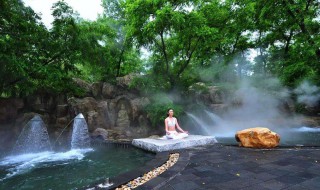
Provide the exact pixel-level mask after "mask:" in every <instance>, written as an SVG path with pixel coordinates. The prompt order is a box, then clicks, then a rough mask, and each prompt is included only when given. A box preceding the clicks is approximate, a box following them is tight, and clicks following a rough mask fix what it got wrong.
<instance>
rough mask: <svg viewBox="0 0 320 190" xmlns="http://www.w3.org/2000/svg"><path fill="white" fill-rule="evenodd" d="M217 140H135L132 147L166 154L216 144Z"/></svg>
mask: <svg viewBox="0 0 320 190" xmlns="http://www.w3.org/2000/svg"><path fill="white" fill-rule="evenodd" d="M216 142H217V140H216V138H215V137H213V136H202V135H189V136H188V137H187V138H183V139H175V140H174V139H151V138H143V139H133V141H132V145H133V146H136V147H138V148H141V149H144V150H148V151H151V152H164V151H171V150H177V149H183V148H191V147H195V146H201V145H208V144H214V143H216Z"/></svg>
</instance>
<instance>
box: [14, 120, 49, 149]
mask: <svg viewBox="0 0 320 190" xmlns="http://www.w3.org/2000/svg"><path fill="white" fill-rule="evenodd" d="M51 150H52V149H51V144H50V141H49V135H48V131H47V127H46V125H45V124H44V122H43V120H42V119H41V117H40V116H38V115H36V116H34V117H33V118H32V119H31V120H30V121H29V122H28V123H27V125H26V126H25V127H24V128H23V130H22V132H21V133H20V136H19V138H18V140H17V141H16V144H15V146H14V148H13V153H14V154H24V153H36V152H44V151H51Z"/></svg>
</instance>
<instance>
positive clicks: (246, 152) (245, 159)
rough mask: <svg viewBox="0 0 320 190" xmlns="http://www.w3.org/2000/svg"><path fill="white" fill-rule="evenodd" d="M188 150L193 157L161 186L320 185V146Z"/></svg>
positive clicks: (169, 189)
mask: <svg viewBox="0 0 320 190" xmlns="http://www.w3.org/2000/svg"><path fill="white" fill-rule="evenodd" d="M185 152H188V153H189V156H190V157H189V161H188V162H187V164H186V166H185V167H184V169H182V171H180V172H179V173H178V174H177V175H176V176H175V177H174V178H173V179H170V180H169V181H168V182H167V183H166V184H165V185H163V186H162V187H160V189H163V190H193V189H217V190H219V189H223V190H226V189H250V190H264V189H269V190H271V189H272V190H277V189H288V190H295V189H297V190H305V189H310V190H317V189H320V147H318V148H308V147H304V148H276V149H271V150H267V149H265V150H262V149H248V148H240V147H236V146H223V145H213V146H207V147H199V148H194V149H189V150H185ZM165 173H166V172H165ZM169 173H170V171H169ZM142 189H143V187H142Z"/></svg>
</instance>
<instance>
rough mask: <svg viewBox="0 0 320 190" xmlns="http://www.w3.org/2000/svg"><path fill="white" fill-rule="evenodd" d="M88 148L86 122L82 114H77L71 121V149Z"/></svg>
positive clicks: (88, 140)
mask: <svg viewBox="0 0 320 190" xmlns="http://www.w3.org/2000/svg"><path fill="white" fill-rule="evenodd" d="M83 148H90V136H89V131H88V124H87V122H86V120H85V119H84V117H83V115H82V114H81V113H80V114H78V115H77V116H76V117H75V119H74V122H73V131H72V137H71V149H83Z"/></svg>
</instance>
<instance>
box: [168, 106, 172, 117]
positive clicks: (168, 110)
mask: <svg viewBox="0 0 320 190" xmlns="http://www.w3.org/2000/svg"><path fill="white" fill-rule="evenodd" d="M170 110H172V111H173V109H172V108H169V109H168V111H167V117H168V116H169V111H170Z"/></svg>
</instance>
